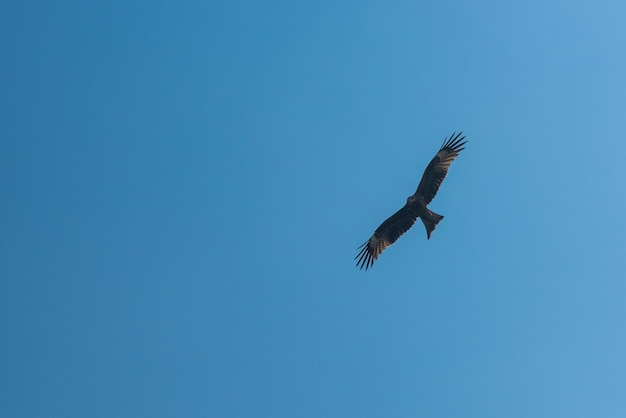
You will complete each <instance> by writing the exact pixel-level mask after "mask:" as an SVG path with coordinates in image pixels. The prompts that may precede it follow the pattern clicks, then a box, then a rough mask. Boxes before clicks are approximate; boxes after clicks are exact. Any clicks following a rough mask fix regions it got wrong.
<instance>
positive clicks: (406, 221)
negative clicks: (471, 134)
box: [355, 132, 466, 270]
mask: <svg viewBox="0 0 626 418" xmlns="http://www.w3.org/2000/svg"><path fill="white" fill-rule="evenodd" d="M463 139H465V137H461V133H460V132H459V134H458V135H456V136H455V135H454V134H452V136H450V138H448V139H447V140H445V141H444V143H443V145H442V146H441V148H440V149H439V152H437V154H436V155H435V157H434V158H433V159H432V160H431V161H430V164H428V167H426V170H424V174H423V175H422V180H421V181H420V184H419V186H417V190H416V191H415V193H414V194H413V195H411V196H409V197H408V198H407V200H406V204H405V205H404V206H403V207H402V208H401V209H400V210H398V211H397V212H396V213H394V214H393V215H391V216H390V217H389V218H388V219H387V220H385V222H383V223H382V224H381V225H380V226H379V227H378V228H377V229H376V231H374V235H372V237H371V238H370V239H369V240H368V241H367V242H365V243H364V244H363V245H362V246H361V247H359V248H360V250H361V251H360V252H359V253H358V254H357V256H356V257H355V259H357V258H358V261H357V266H359V265H360V267H361V268H363V267H365V269H366V270H367V269H368V268H369V267H371V266H372V265H373V264H374V260H376V259H377V258H378V256H379V255H380V254H381V253H382V252H383V251H384V250H385V248H387V247H388V246H390V245H391V244H393V243H394V242H395V241H396V240H397V239H398V238H400V236H401V235H402V234H404V233H405V232H406V231H408V230H409V228H411V227H412V226H413V224H414V223H415V221H416V220H417V218H420V219H421V220H422V222H423V223H424V226H425V227H426V235H427V237H428V239H430V234H431V233H432V232H433V231H434V230H435V228H436V227H437V224H438V223H439V221H441V220H442V219H443V216H441V215H438V214H436V213H435V212H432V211H431V210H430V209H428V204H429V203H430V202H431V201H432V200H433V198H434V197H435V195H436V194H437V191H438V190H439V187H440V186H441V183H442V182H443V180H444V179H445V177H446V174H448V168H449V167H450V164H452V161H454V159H455V158H456V157H457V156H458V155H459V153H460V152H461V151H462V150H463V149H464V148H463V145H465V143H466V141H465V142H463Z"/></svg>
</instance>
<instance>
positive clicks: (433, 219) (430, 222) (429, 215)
mask: <svg viewBox="0 0 626 418" xmlns="http://www.w3.org/2000/svg"><path fill="white" fill-rule="evenodd" d="M420 218H421V219H422V222H424V226H425V227H426V235H427V236H428V239H430V234H431V233H432V232H433V231H434V230H435V228H436V227H437V224H438V223H439V221H441V220H442V219H443V216H441V215H438V214H436V213H435V212H433V211H431V210H428V209H426V214H424V215H421V216H420Z"/></svg>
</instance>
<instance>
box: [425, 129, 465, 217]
mask: <svg viewBox="0 0 626 418" xmlns="http://www.w3.org/2000/svg"><path fill="white" fill-rule="evenodd" d="M461 134H462V132H459V133H458V134H457V135H456V136H455V135H454V134H452V135H451V136H450V138H448V139H446V140H445V141H444V142H443V145H442V146H441V148H440V149H439V152H437V155H435V157H434V158H433V159H432V160H431V161H430V164H428V167H426V170H424V174H423V175H422V180H421V181H420V184H419V186H417V191H416V192H415V193H417V194H419V195H420V196H422V198H423V199H424V203H425V204H426V205H428V204H429V203H430V202H431V201H432V200H433V198H434V197H435V195H436V194H437V191H438V190H439V186H441V183H442V182H443V179H445V178H446V174H448V168H449V167H450V164H452V161H454V159H455V158H456V157H457V156H458V155H459V153H460V152H461V151H463V150H464V149H465V148H463V145H465V143H466V142H467V141H463V140H464V139H465V137H461Z"/></svg>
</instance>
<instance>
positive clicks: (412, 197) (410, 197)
mask: <svg viewBox="0 0 626 418" xmlns="http://www.w3.org/2000/svg"><path fill="white" fill-rule="evenodd" d="M415 199H416V197H415V195H414V194H412V195H411V196H409V197H407V198H406V203H413V202H415Z"/></svg>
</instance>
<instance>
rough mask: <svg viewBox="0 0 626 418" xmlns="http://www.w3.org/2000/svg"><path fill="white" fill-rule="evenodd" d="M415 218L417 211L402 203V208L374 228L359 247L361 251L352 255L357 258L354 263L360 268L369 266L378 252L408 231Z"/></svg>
mask: <svg viewBox="0 0 626 418" xmlns="http://www.w3.org/2000/svg"><path fill="white" fill-rule="evenodd" d="M416 219H417V213H415V211H413V210H412V209H411V208H410V207H409V206H408V205H404V207H403V208H402V209H400V210H399V211H397V212H396V213H394V214H393V215H391V216H390V217H389V218H388V219H387V220H386V221H385V222H383V223H382V224H381V225H380V226H379V227H378V229H376V231H375V232H374V235H372V237H371V238H370V239H369V240H368V241H367V242H366V243H365V244H363V245H361V246H360V247H359V249H361V251H360V252H359V253H358V254H357V256H356V257H354V259H355V260H356V259H357V258H358V261H357V262H356V265H357V266H360V267H361V269H363V267H365V270H367V269H368V268H369V267H371V266H372V265H373V264H374V260H376V259H377V258H378V256H379V255H380V253H382V252H383V251H384V249H385V248H387V247H389V246H390V245H391V244H393V243H394V242H396V240H397V239H398V238H400V236H401V235H402V234H404V233H405V232H406V231H408V230H409V228H411V226H413V224H414V223H415V220H416Z"/></svg>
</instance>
